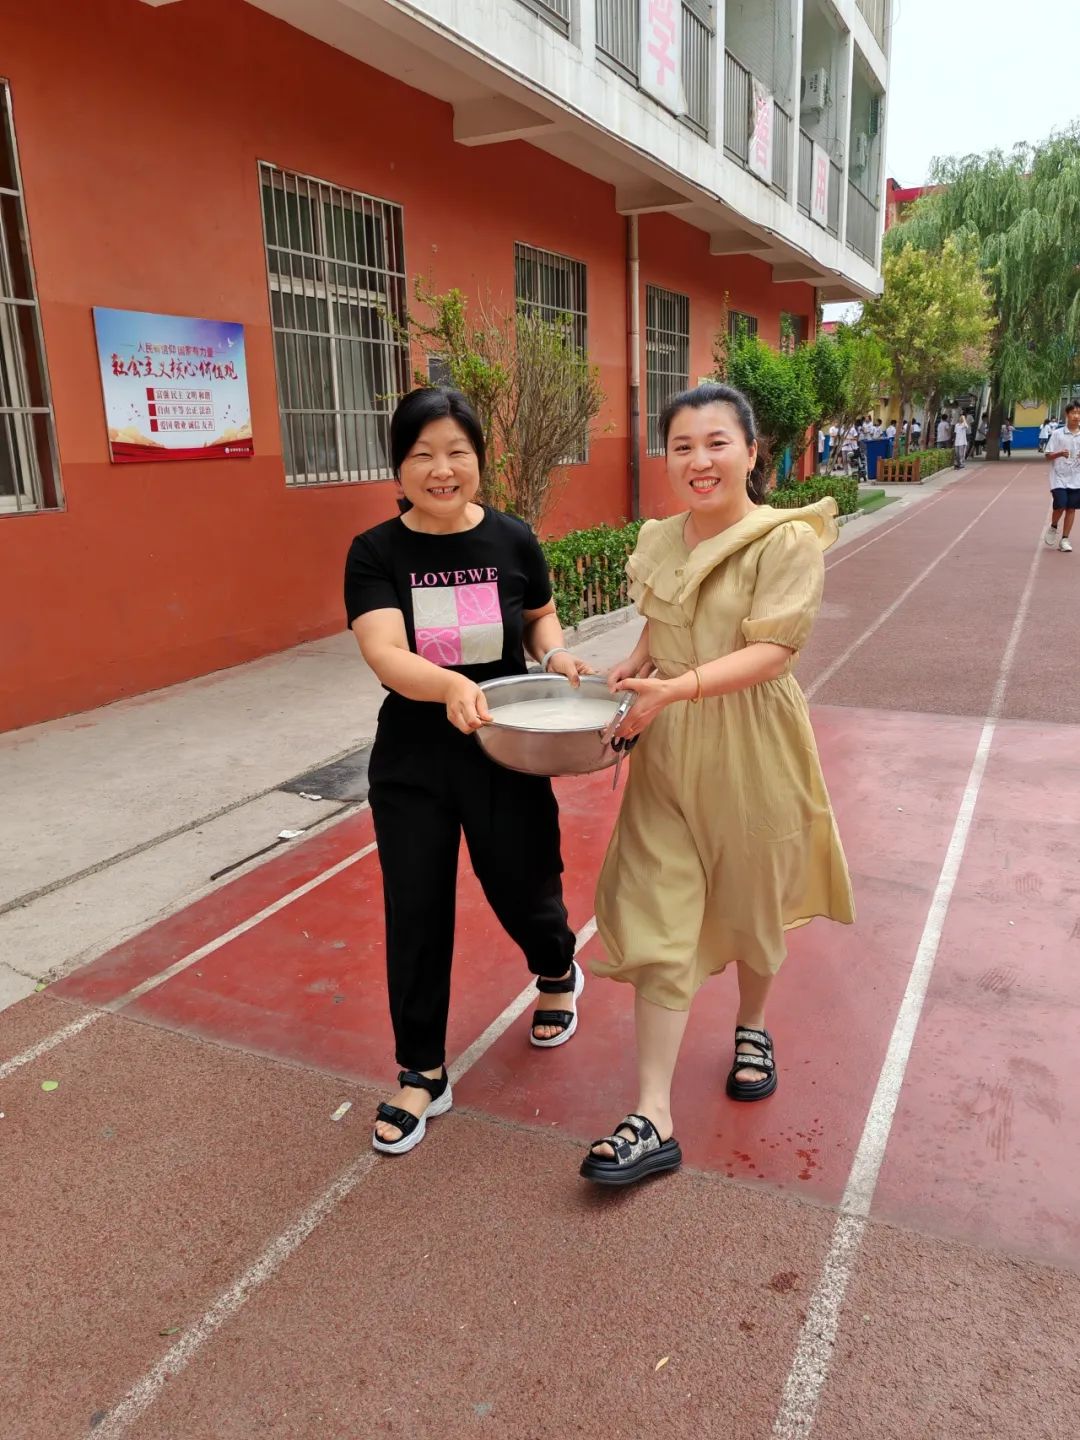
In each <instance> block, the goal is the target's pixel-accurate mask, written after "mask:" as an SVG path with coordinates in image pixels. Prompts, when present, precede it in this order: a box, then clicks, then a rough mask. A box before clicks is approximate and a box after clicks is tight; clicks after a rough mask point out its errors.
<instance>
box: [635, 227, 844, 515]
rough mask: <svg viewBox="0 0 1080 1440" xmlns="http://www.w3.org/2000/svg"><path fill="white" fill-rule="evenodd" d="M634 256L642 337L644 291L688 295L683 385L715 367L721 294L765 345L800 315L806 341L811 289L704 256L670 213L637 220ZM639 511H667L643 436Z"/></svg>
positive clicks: (748, 263)
mask: <svg viewBox="0 0 1080 1440" xmlns="http://www.w3.org/2000/svg"><path fill="white" fill-rule="evenodd" d="M639 226H640V232H639V242H640V253H641V284H642V292H641V314H642V322H641V323H642V337H643V339H644V326H645V318H644V317H645V288H644V287H645V286H646V285H661V286H663V287H664V289H666V290H675V291H678V292H679V293H680V294H682V295H687V296H689V298H690V384H691V385H694V384H696V383H697V381H698V379H699V378H700V377H702V376H704V375H709V374H711V372H712V370H713V368H714V364H715V362H714V360H713V344H714V341H715V339H716V336H717V334H718V333H719V332H720V331H721V329H722V328H723V327H724V326H725V325H726V317H725V295H726V297H727V305H728V306H729V307H730V308H731V309H732V310H741V311H743V312H744V313H745V314H748V315H755V316H756V317H757V320H758V335H759V337H760V338H761V339H762V340H764V341H766V342H767V343H768V344H770V345H778V344H779V343H780V315H781V312H782V311H783V312H786V313H788V314H792V315H801V316H802V317H803V318H804V319H805V321H806V334H807V336H808V337H812V336H813V333H814V321H815V315H816V310H815V297H814V289H813V286H811V285H799V284H786V285H775V284H774V283H773V279H772V267H771V266H770V265H766V264H765V263H764V261H762V260H758V259H756V258H755V257H754V256H752V255H710V254H709V237H708V235H706V234H705V232H704V231H703V230H696V229H694V228H693V227H692V226H690V225H687V224H685V223H684V222H683V221H681V220H679V219H677V218H676V217H675V216H673V215H643V216H642V217H641V219H640V221H639ZM641 376H642V397H641V407H642V414H643V415H644V412H645V403H646V385H645V356H644V352H643V353H642V360H641ZM641 449H642V461H641V512H642V514H643V515H667V514H670V513H671V510H672V508H673V500H672V497H671V495H670V492H669V490H668V484H667V478H666V476H665V473H664V461H663V458H662V457H660V456H656V457H651V456H650V457H646V454H645V450H646V444H645V439H644V436H643V438H642V447H641Z"/></svg>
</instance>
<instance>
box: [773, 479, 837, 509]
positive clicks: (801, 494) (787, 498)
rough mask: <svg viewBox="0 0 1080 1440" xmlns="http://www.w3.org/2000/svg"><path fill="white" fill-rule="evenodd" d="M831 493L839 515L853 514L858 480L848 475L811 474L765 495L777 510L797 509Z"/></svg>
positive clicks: (822, 498)
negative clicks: (807, 477) (806, 478)
mask: <svg viewBox="0 0 1080 1440" xmlns="http://www.w3.org/2000/svg"><path fill="white" fill-rule="evenodd" d="M826 495H831V496H832V497H833V499H834V500H835V501H836V504H837V507H838V509H839V511H840V514H841V515H853V514H854V513H855V511H856V510H857V509H858V508H859V482H858V481H857V480H856V479H855V478H854V476H850V475H812V476H811V477H810V479H809V480H802V481H800V482H799V483H798V484H797V485H785V486H784V487H783V489H780V490H772V491H770V493H769V494H768V495H767V496H766V497H765V498H766V500H767V502H768V504H770V505H775V506H776V507H777V509H779V510H798V509H800V508H801V507H802V506H803V505H813V504H814V503H815V501H817V500H824V498H825V496H826Z"/></svg>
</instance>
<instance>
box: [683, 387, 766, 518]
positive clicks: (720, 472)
mask: <svg viewBox="0 0 1080 1440" xmlns="http://www.w3.org/2000/svg"><path fill="white" fill-rule="evenodd" d="M756 459H757V445H756V444H749V445H748V444H747V442H746V436H745V435H744V433H743V428H742V425H741V424H740V423H739V417H738V414H737V413H736V411H735V409H734V407H733V406H731V405H729V404H727V402H726V401H723V400H718V401H715V402H714V403H713V404H711V405H702V406H700V407H699V408H696V409H694V408H691V407H690V406H686V407H684V408H683V409H682V410H678V411H676V413H675V415H674V416H673V417H672V421H671V429H670V430H669V432H668V443H667V473H668V480H669V481H670V483H671V488H672V490H673V491H674V492H675V498H676V500H677V501H678V503H679V505H680V506H684V507H686V508H687V509H689V510H691V511H693V512H695V513H698V514H702V515H705V514H708V513H709V512H715V511H726V510H728V509H729V508H731V507H732V506H733V505H734V506H736V507H741V506H743V505H745V506H746V507H747V508H749V507H750V505H751V503H752V502H751V500H750V498H749V496H748V495H747V493H746V476H747V472H748V471H750V470H752V469H753V467H754V462H755V460H756Z"/></svg>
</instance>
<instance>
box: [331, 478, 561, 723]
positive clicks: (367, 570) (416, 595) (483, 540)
mask: <svg viewBox="0 0 1080 1440" xmlns="http://www.w3.org/2000/svg"><path fill="white" fill-rule="evenodd" d="M550 599H551V580H550V577H549V575H548V566H547V561H546V560H545V558H544V552H543V551H542V550H541V549H540V542H539V541H538V540H537V538H536V536H535V535H534V534H533V532H532V531H531V530H530V529H529V527H528V525H526V524H525V523H524V521H522V520H518V519H516V518H515V517H514V516H512V515H506V514H504V513H503V512H502V511H501V510H492V509H490V508H489V507H487V506H485V507H484V518H483V520H481V522H480V524H479V525H477V526H475V527H474V528H473V529H472V530H463V531H460V532H458V533H455V534H453V535H429V534H426V533H422V532H420V531H417V530H410V529H409V527H408V526H407V525H406V524H405V523H404V521H403V520H401V519H394V520H387V521H385V522H384V523H383V524H382V525H376V526H374V528H373V529H371V530H365V531H364V533H363V534H362V535H358V536H357V537H356V539H355V540H354V541H353V542H352V546H351V547H350V549H349V555H348V559H347V560H346V561H345V613H346V616H347V617H348V623H349V625H350V626H351V625H352V623H353V621H354V620H355V619H356V618H357V616H359V615H366V614H367V613H368V612H369V611H371V610H400V611H401V613H402V615H403V616H404V619H405V632H406V634H407V636H408V639H409V649H410V650H411V651H412V652H413V654H414V655H422V656H423V658H424V659H425V660H430V661H432V663H433V664H435V665H441V666H443V667H444V668H445V669H448V670H455V671H457V673H458V674H460V675H467V676H468V677H469V679H470V680H475V681H476V682H477V683H480V682H481V681H484V680H495V679H498V678H499V677H501V676H503V675H523V674H524V673H525V669H526V663H525V648H524V632H525V622H524V618H523V616H524V612H525V611H526V610H539V609H541V608H542V607H543V606H544V605H546V604H547V603H548V601H549V600H550ZM391 697H392V699H393V701H394V702H395V705H394V709H395V710H398V711H399V713H400V712H402V710H403V707H405V706H408V707H409V709H410V710H411V711H413V712H431V713H434V712H436V711H437V712H438V713H439V714H440V715H442V716H443V718H444V722H445V711H444V710H443V707H442V706H441V705H433V704H430V703H427V702H424V701H415V700H405V699H404V697H402V696H400V695H396V694H394V693H393V692H391Z"/></svg>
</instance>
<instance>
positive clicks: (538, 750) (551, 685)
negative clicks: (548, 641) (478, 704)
mask: <svg viewBox="0 0 1080 1440" xmlns="http://www.w3.org/2000/svg"><path fill="white" fill-rule="evenodd" d="M480 689H481V690H483V692H484V695H485V696H486V697H487V703H488V709H489V710H490V711H491V715H492V723H491V724H490V725H485V726H484V727H483V729H481V730H477V731H476V738H477V740H478V741H479V742H480V744H481V746H482V747H483V749H484V751H485V753H486V754H487V755H488V757H489V758H490V759H492V760H494V761H496V763H497V764H499V765H505V766H506V768H507V769H508V770H520V771H521V772H522V773H523V774H525V775H588V774H591V773H592V772H593V771H594V770H606V769H607V767H608V766H609V765H614V764H615V762H616V761H617V760H618V758H619V752H618V750H617V749H615V748H614V747H613V746H612V744H611V742H610V741H609V740H605V739H603V737H602V732H601V731H599V730H597V728H596V725H595V723H592V724H583V725H582V728H581V729H580V730H541V729H537V730H527V729H525V728H524V727H523V726H521V725H514V726H510V725H500V724H499V708H500V706H502V705H512V704H514V703H515V702H516V701H518V700H546V699H550V698H551V697H552V696H554V695H557V696H559V697H560V698H561V699H563V700H566V701H567V703H568V704H573V702H574V700H576V699H577V698H578V697H579V696H580V697H582V698H584V697H586V696H587V697H590V698H592V699H596V698H598V697H602V698H604V699H606V700H611V703H612V713H614V710H615V707H616V705H617V704H618V703H619V702H620V701H622V700H629V699H630V698H631V697H630V692H629V691H628V692H626V693H625V694H623V695H616V696H612V695H611V693H610V691H609V690H608V688H607V681H606V680H602V679H600V677H599V676H596V675H585V676H583V677H582V680H581V687H580V689H576V690H575V689H574V688H573V687H572V686H571V685H570V682H569V681H568V680H566V679H565V678H564V677H563V676H562V675H540V674H533V675H510V676H508V677H507V678H506V679H504V680H487V681H485V683H484V684H483V685H481V686H480Z"/></svg>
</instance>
